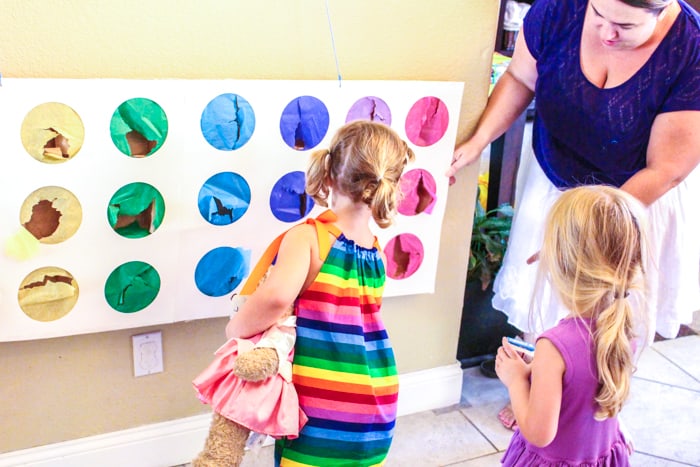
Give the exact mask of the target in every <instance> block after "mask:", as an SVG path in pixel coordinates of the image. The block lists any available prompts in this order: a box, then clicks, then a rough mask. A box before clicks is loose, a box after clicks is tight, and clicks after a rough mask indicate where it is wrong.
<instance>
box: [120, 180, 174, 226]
mask: <svg viewBox="0 0 700 467" xmlns="http://www.w3.org/2000/svg"><path fill="white" fill-rule="evenodd" d="M164 216H165V202H164V201H163V196H162V195H161V194H160V192H159V191H158V190H157V189H155V188H154V187H153V186H151V185H149V184H148V183H143V182H134V183H129V184H128V185H124V186H123V187H121V188H120V189H119V190H117V192H116V193H115V194H114V195H113V196H112V198H111V199H110V200H109V205H108V206H107V220H108V221H109V225H110V226H112V229H114V231H115V232H117V233H118V234H119V235H121V236H122V237H126V238H143V237H146V236H148V235H150V234H152V233H153V232H155V231H156V230H157V229H158V227H160V224H161V223H162V222H163V217H164Z"/></svg>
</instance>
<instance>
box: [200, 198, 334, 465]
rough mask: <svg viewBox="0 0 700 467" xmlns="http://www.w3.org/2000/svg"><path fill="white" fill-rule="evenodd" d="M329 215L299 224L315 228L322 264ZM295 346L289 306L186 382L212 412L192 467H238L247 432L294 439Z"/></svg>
mask: <svg viewBox="0 0 700 467" xmlns="http://www.w3.org/2000/svg"><path fill="white" fill-rule="evenodd" d="M329 213H330V214H329ZM331 214H332V212H331V211H326V212H324V213H322V214H321V215H319V216H318V217H316V218H313V219H312V218H309V219H306V220H305V221H303V222H302V223H305V224H311V225H314V226H315V228H316V234H317V238H318V242H319V259H321V260H322V261H324V260H325V258H326V257H327V255H328V253H329V251H330V249H331V240H330V238H331V235H333V236H337V235H336V234H333V233H332V232H331V230H330V229H329V227H328V224H331V223H332V222H333V221H334V219H335V217H334V216H335V215H332V217H331ZM285 234H286V232H284V233H282V234H280V235H279V236H278V237H277V238H276V239H275V240H273V241H272V243H270V245H269V246H268V247H267V249H266V250H265V252H264V253H263V254H262V257H261V258H260V260H259V261H258V263H257V264H256V266H255V268H254V269H253V271H252V272H251V274H250V276H248V279H247V280H246V283H245V284H244V286H243V288H242V289H241V291H240V293H239V294H236V295H234V310H237V309H238V307H240V306H241V305H242V304H243V303H244V302H245V300H246V298H247V297H248V296H250V295H251V294H252V293H253V292H254V291H255V289H256V288H257V287H258V286H259V285H260V284H261V283H262V282H263V281H265V279H266V278H267V277H268V276H269V274H270V270H271V268H272V267H274V266H273V263H274V262H275V260H276V256H277V252H278V251H279V247H280V244H281V242H282V238H283V237H284V235H285ZM295 341H296V316H294V309H293V306H290V308H289V309H288V310H287V311H286V312H285V313H283V316H282V317H280V319H278V320H277V322H276V323H275V324H274V325H272V326H271V327H270V328H269V329H267V330H265V331H264V332H263V333H261V334H258V335H256V336H253V337H251V338H249V339H239V338H232V339H229V340H228V341H226V343H225V344H224V345H223V346H221V347H220V348H219V349H218V350H217V351H216V352H215V353H214V355H215V358H214V360H213V361H212V363H211V364H210V365H209V366H208V367H207V368H206V369H205V370H204V371H203V372H202V373H201V374H200V375H199V376H197V378H195V379H194V381H193V382H192V383H193V385H194V387H195V390H196V391H197V395H198V397H199V399H200V400H201V401H202V402H204V403H206V404H209V405H210V406H211V407H212V409H213V411H214V414H213V418H212V422H211V426H210V427H209V434H208V436H207V439H206V441H205V444H204V449H203V450H202V452H201V453H200V454H199V455H198V456H197V458H196V459H195V460H194V461H193V466H194V467H223V466H226V467H236V466H238V465H240V463H241V461H242V459H243V454H244V451H245V446H246V442H247V440H248V438H249V435H250V433H251V432H255V433H261V434H264V435H269V436H272V437H273V438H288V439H294V438H297V437H298V436H299V432H300V431H301V429H302V427H303V426H304V425H305V424H306V422H307V421H308V418H307V417H306V414H305V413H304V411H303V410H302V409H301V408H300V407H299V398H298V396H297V392H296V390H295V389H294V384H293V382H292V358H293V355H294V343H295Z"/></svg>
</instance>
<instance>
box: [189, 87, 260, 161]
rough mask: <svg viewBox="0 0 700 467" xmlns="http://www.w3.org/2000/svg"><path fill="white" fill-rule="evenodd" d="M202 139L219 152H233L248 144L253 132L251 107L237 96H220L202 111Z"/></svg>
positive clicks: (253, 122)
mask: <svg viewBox="0 0 700 467" xmlns="http://www.w3.org/2000/svg"><path fill="white" fill-rule="evenodd" d="M199 125H200V128H201V130H202V135H203V136H204V139H206V140H207V142H208V143H209V144H211V145H212V146H213V147H214V148H216V149H219V150H221V151H233V150H234V149H238V148H240V147H241V146H243V145H244V144H245V143H247V142H248V140H249V139H250V137H251V136H252V135H253V131H254V130H255V113H254V112H253V107H251V105H250V104H249V103H248V101H247V100H245V99H244V98H243V97H241V96H239V95H238V94H231V93H229V94H221V95H219V96H217V97H215V98H214V99H212V100H211V101H210V102H209V104H207V106H206V107H205V108H204V110H203V111H202V118H201V119H200V122H199Z"/></svg>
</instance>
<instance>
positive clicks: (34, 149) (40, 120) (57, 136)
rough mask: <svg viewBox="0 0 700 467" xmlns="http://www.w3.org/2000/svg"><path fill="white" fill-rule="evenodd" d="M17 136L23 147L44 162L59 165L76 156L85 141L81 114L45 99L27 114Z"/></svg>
mask: <svg viewBox="0 0 700 467" xmlns="http://www.w3.org/2000/svg"><path fill="white" fill-rule="evenodd" d="M20 137H21V139H22V145H23V146H24V149H25V150H26V151H27V152H28V153H29V155H31V156H32V157H33V158H34V159H36V160H38V161H40V162H44V163H46V164H61V163H63V162H66V161H68V160H70V159H72V158H73V156H75V155H76V154H77V153H78V151H80V148H81V147H82V145H83V141H84V140H85V127H84V126H83V121H82V120H81V119H80V116H79V115H78V114H77V113H76V112H75V110H73V109H72V108H70V107H68V106H67V105H65V104H61V103H59V102H47V103H45V104H41V105H38V106H36V107H34V108H33V109H32V110H30V111H29V113H27V115H26V116H25V117H24V120H23V121H22V127H21V129H20Z"/></svg>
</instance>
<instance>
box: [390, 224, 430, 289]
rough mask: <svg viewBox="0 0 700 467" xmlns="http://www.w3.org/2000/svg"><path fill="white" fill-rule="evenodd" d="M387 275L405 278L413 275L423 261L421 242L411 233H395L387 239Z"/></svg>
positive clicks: (394, 277)
mask: <svg viewBox="0 0 700 467" xmlns="http://www.w3.org/2000/svg"><path fill="white" fill-rule="evenodd" d="M385 251H386V252H387V275H388V276H389V277H391V278H392V279H406V278H408V277H410V276H411V275H413V273H415V272H416V271H417V270H418V268H419V267H420V265H421V264H422V262H423V243H422V242H421V241H420V239H419V238H418V237H416V236H415V235H413V234H410V233H405V234H400V235H397V236H396V237H394V238H392V239H391V240H389V243H387V245H386V248H385Z"/></svg>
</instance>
